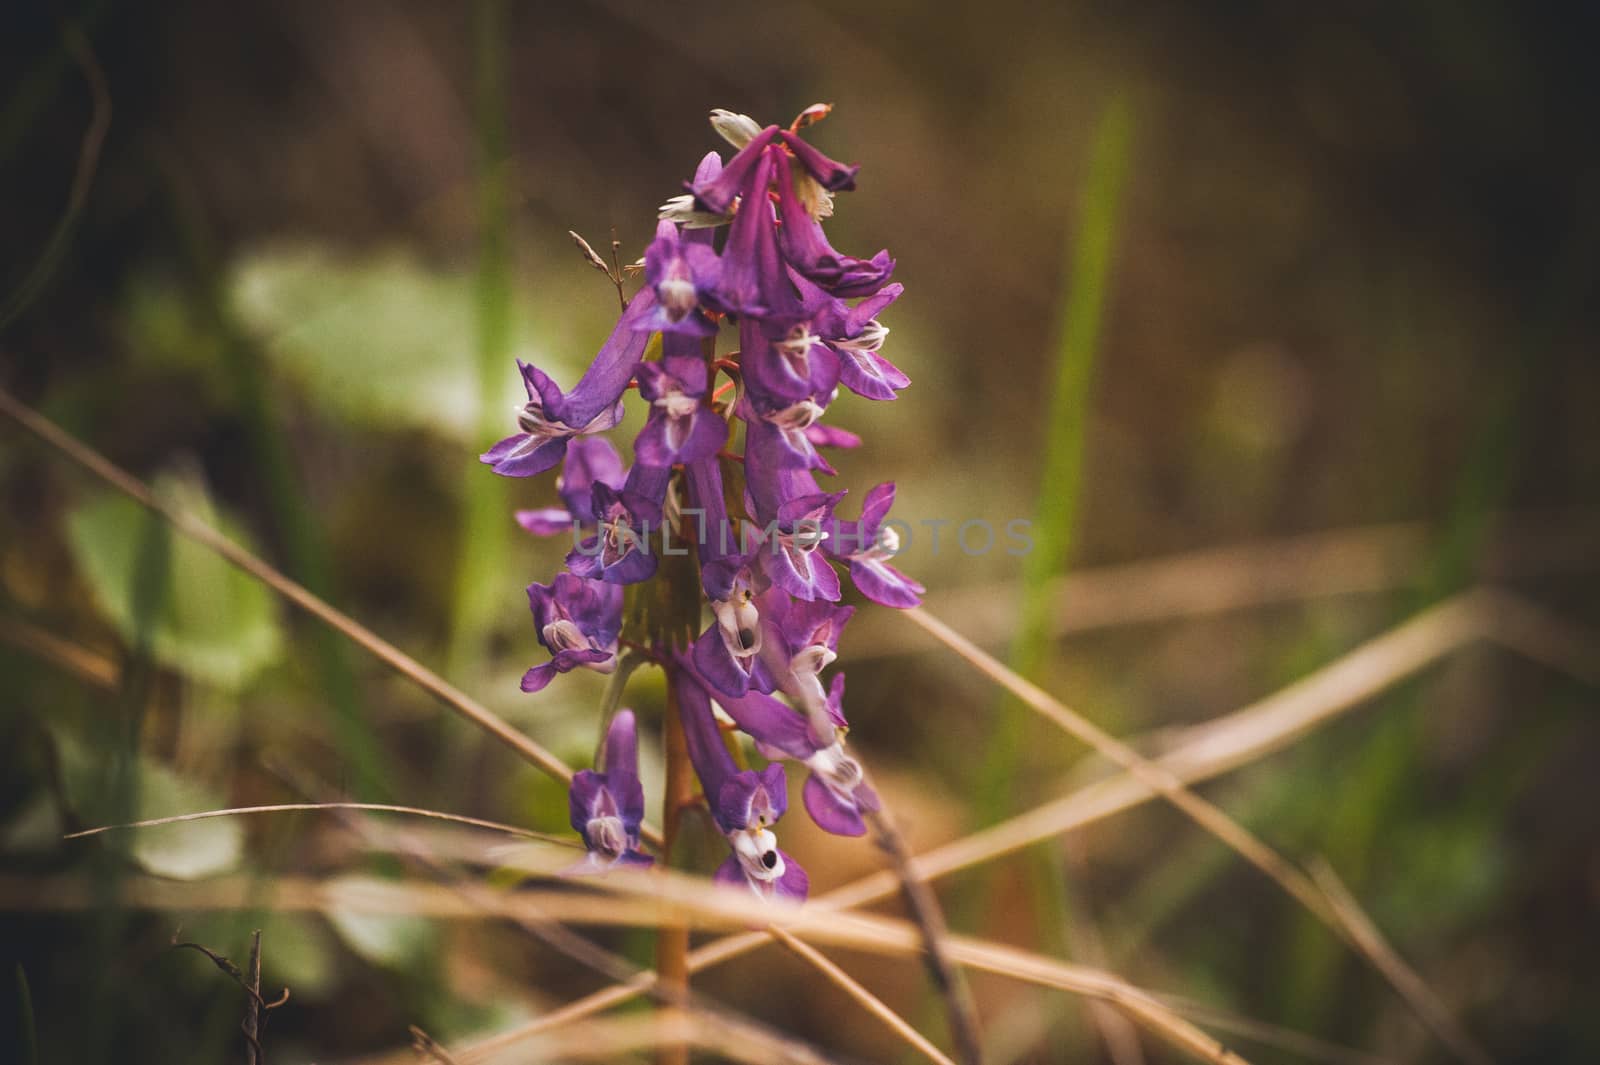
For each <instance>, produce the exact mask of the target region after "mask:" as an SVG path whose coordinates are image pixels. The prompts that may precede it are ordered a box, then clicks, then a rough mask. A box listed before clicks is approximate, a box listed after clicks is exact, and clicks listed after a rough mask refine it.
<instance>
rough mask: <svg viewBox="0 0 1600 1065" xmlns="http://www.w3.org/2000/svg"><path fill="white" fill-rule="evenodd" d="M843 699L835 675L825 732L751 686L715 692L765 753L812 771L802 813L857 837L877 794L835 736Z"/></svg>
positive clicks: (841, 721) (841, 683)
mask: <svg viewBox="0 0 1600 1065" xmlns="http://www.w3.org/2000/svg"><path fill="white" fill-rule="evenodd" d="M680 663H681V665H682V667H683V669H685V670H693V665H692V664H691V663H687V662H681V660H680ZM690 680H691V684H692V683H693V682H694V681H700V682H701V683H702V684H703V683H704V679H703V678H700V677H697V676H696V677H691V678H690ZM843 699H844V677H843V675H838V676H835V677H834V678H833V684H832V686H831V688H830V689H829V692H828V699H827V706H826V714H827V718H828V722H829V728H828V730H827V733H826V734H825V735H822V734H819V733H818V731H817V729H816V728H815V725H814V723H813V722H812V721H810V720H808V719H807V718H806V717H803V716H801V715H800V714H797V713H795V712H794V711H793V710H791V709H789V708H788V707H787V706H785V705H783V703H781V702H779V701H778V700H777V699H775V698H773V697H772V696H770V695H764V694H762V693H761V692H758V691H755V690H751V691H748V692H746V693H745V694H744V695H742V696H738V697H732V696H727V695H718V696H717V703H718V705H720V706H721V707H722V708H723V709H724V710H725V711H727V713H728V716H729V717H731V718H733V720H734V723H735V724H737V725H738V726H739V728H741V729H742V730H744V731H745V732H747V733H749V734H750V736H751V737H752V738H754V739H755V741H756V743H757V744H758V745H759V746H760V747H761V748H762V750H763V751H764V752H766V753H768V754H770V755H771V756H773V757H779V756H782V757H788V758H793V759H795V760H797V761H799V762H802V763H804V764H805V766H806V768H807V769H809V770H810V771H811V773H810V775H809V776H808V777H807V778H806V783H805V786H804V787H803V788H802V789H801V792H800V795H801V799H802V800H803V801H804V803H805V807H806V812H807V813H809V814H810V815H811V819H812V820H813V821H815V822H816V823H817V825H818V826H819V827H820V828H822V829H823V830H824V831H827V832H831V833H833V834H834V835H836V836H859V835H862V834H864V833H865V832H866V830H867V829H866V824H865V822H864V820H863V818H862V815H863V814H864V813H870V812H872V811H875V810H877V809H878V808H879V802H878V793H877V792H876V791H874V790H873V788H872V785H871V784H869V783H867V779H866V775H865V773H863V772H862V769H861V764H860V763H859V762H857V761H856V760H855V759H854V758H852V757H850V756H849V755H848V754H846V753H845V750H844V742H843V739H842V737H841V736H840V730H841V729H844V728H845V727H846V725H845V719H844V712H843V710H842V702H843ZM708 713H709V709H708ZM713 726H715V722H714V721H713ZM691 750H692V748H691ZM724 754H726V751H725V750H724ZM769 769H770V767H769Z"/></svg>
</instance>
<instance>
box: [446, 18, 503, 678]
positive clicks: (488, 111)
mask: <svg viewBox="0 0 1600 1065" xmlns="http://www.w3.org/2000/svg"><path fill="white" fill-rule="evenodd" d="M509 11H510V9H509V6H508V5H507V3H506V0H478V2H477V3H476V4H474V6H473V42H474V43H473V55H474V66H475V68H476V92H475V103H474V111H475V115H476V118H475V139H476V146H477V173H478V177H477V199H478V276H477V282H476V291H475V295H474V310H475V314H476V320H477V349H478V400H479V402H478V424H479V426H480V435H481V436H482V438H483V439H484V440H485V441H488V440H490V439H492V438H494V437H495V436H497V435H504V434H503V433H501V432H498V430H499V429H503V428H504V425H503V423H504V422H505V418H504V417H503V416H502V415H503V413H504V412H502V411H500V410H498V409H495V408H494V404H493V403H492V400H493V399H494V397H495V396H497V395H499V394H500V391H501V388H502V386H503V384H504V382H505V379H506V374H507V373H508V372H509V369H510V365H511V283H512V274H513V262H512V254H511V184H512V180H511V179H512V170H511V162H510V158H509V152H508V149H507V144H508V142H509V140H510V133H509V129H508V121H507V116H506V64H507V58H508V56H507V42H508V41H509V39H510V34H509V26H508V23H509ZM466 492H467V499H466V510H465V513H464V514H463V515H462V526H461V543H460V547H459V549H458V553H457V558H456V582H455V599H454V603H453V604H452V609H451V618H450V652H449V656H448V662H449V675H450V676H452V677H455V678H456V679H457V680H458V681H459V682H461V683H463V684H468V685H469V686H470V682H471V677H472V675H473V674H474V673H475V672H476V671H477V670H478V669H479V668H480V666H481V665H482V662H483V644H484V640H485V638H486V637H487V635H488V633H489V631H490V629H491V628H492V622H493V619H494V617H495V615H496V614H497V613H498V611H499V609H500V608H501V607H502V606H505V605H507V604H510V603H511V602H512V600H513V598H515V597H511V598H508V592H507V585H506V581H505V569H506V567H505V560H506V555H507V549H508V546H509V545H508V542H507V532H508V530H509V527H510V522H509V519H508V518H507V516H506V513H505V488H504V485H503V483H502V481H501V480H500V478H498V477H492V476H489V475H487V474H486V473H485V471H483V470H482V469H478V468H474V469H472V470H469V471H468V473H467V474H466Z"/></svg>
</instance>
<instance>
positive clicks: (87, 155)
mask: <svg viewBox="0 0 1600 1065" xmlns="http://www.w3.org/2000/svg"><path fill="white" fill-rule="evenodd" d="M61 40H62V43H63V44H64V45H65V46H66V49H67V51H68V52H69V53H71V55H72V58H73V60H74V61H76V62H77V64H78V69H79V70H81V71H82V72H83V77H84V80H85V81H86V82H88V84H89V94H90V97H91V98H92V100H93V107H94V110H93V113H92V114H91V115H90V116H89V126H88V128H87V129H86V130H84V134H83V140H82V142H81V143H80V145H79V147H78V165H77V168H76V170H75V171H74V173H73V175H72V188H71V190H69V191H68V193H67V206H66V210H65V211H63V212H62V215H61V218H60V220H58V221H57V222H56V224H55V228H53V229H52V230H51V231H50V237H49V239H48V240H47V241H46V242H45V246H44V250H43V251H42V252H40V253H39V259H38V261H37V262H35V263H34V265H33V268H32V269H31V270H29V271H28V275H27V276H26V277H25V278H23V279H22V283H21V284H20V285H18V286H17V288H16V291H14V292H13V293H11V295H10V296H9V297H8V298H7V299H6V301H5V303H4V304H0V329H4V328H5V327H6V326H8V325H10V324H11V323H12V322H13V321H14V320H15V319H16V318H17V316H18V315H20V314H21V313H22V312H23V311H25V310H27V309H28V305H29V304H30V303H32V302H33V300H34V298H35V297H36V296H38V294H39V292H40V291H41V290H42V289H43V288H44V286H45V285H46V283H48V282H49V280H50V274H51V273H52V272H53V271H54V270H55V268H56V264H57V263H58V262H60V260H61V256H62V254H63V253H64V252H65V251H66V250H67V242H68V238H69V237H70V236H71V235H72V228H73V226H74V225H76V224H77V221H78V217H79V216H80V215H81V214H82V213H83V206H84V204H85V203H87V202H88V199H89V190H90V189H91V188H92V187H93V186H94V174H95V170H96V169H97V168H98V167H99V165H100V149H101V147H102V146H104V144H105V140H106V133H107V132H108V131H109V130H110V129H111V91H110V89H108V88H107V87H106V76H105V72H104V71H103V70H101V69H100V64H99V62H98V61H97V60H96V59H95V57H94V49H93V48H91V47H90V45H89V38H88V37H87V36H86V35H85V34H84V32H83V30H81V29H79V28H78V27H77V26H76V25H68V26H66V27H65V28H64V29H63V30H62V31H61Z"/></svg>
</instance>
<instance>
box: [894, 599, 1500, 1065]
mask: <svg viewBox="0 0 1600 1065" xmlns="http://www.w3.org/2000/svg"><path fill="white" fill-rule="evenodd" d="M904 614H905V616H906V617H907V618H909V619H910V620H911V621H913V622H915V623H916V624H918V625H920V626H922V628H923V629H925V630H927V631H928V632H929V633H930V634H932V635H933V636H934V638H936V639H937V640H939V642H941V643H943V644H944V645H945V646H946V647H948V648H950V649H951V650H952V651H954V652H955V653H956V654H957V655H959V656H960V657H961V658H963V659H964V660H966V662H967V663H968V664H970V665H971V666H972V667H973V668H974V669H976V670H978V671H979V672H980V673H983V674H984V675H985V676H987V677H989V678H990V679H991V680H993V681H994V682H995V683H997V684H999V685H1001V686H1002V687H1004V688H1005V689H1006V690H1007V691H1009V692H1011V693H1012V694H1013V695H1015V696H1016V697H1017V698H1018V699H1021V700H1022V701H1023V702H1024V703H1026V704H1027V705H1028V706H1029V707H1030V708H1031V709H1033V710H1034V711H1035V712H1037V713H1038V714H1039V715H1040V716H1042V717H1044V718H1046V719H1047V720H1049V721H1051V722H1052V723H1054V724H1055V725H1057V726H1058V727H1059V728H1060V729H1061V730H1062V731H1064V732H1066V733H1067V734H1068V735H1071V736H1074V737H1076V738H1077V739H1079V740H1081V741H1082V742H1084V743H1085V744H1087V745H1089V746H1090V747H1092V748H1094V749H1095V750H1096V751H1098V752H1100V754H1101V755H1103V756H1104V757H1106V758H1109V759H1110V760H1111V761H1113V762H1115V763H1116V764H1117V765H1119V766H1121V767H1122V768H1123V769H1125V770H1126V771H1127V772H1128V774H1129V775H1131V776H1133V777H1134V778H1136V779H1137V780H1139V781H1140V782H1141V783H1143V784H1145V785H1146V786H1148V787H1149V788H1150V789H1151V790H1152V791H1155V792H1157V793H1158V794H1160V795H1161V796H1162V797H1163V798H1164V799H1166V800H1167V801H1168V802H1170V803H1171V804H1172V805H1173V806H1175V807H1177V808H1178V809H1179V810H1181V811H1183V813H1184V814H1186V815H1187V816H1188V817H1189V818H1190V820H1192V821H1194V823H1195V824H1197V825H1199V826H1200V827H1201V828H1203V829H1205V830H1206V831H1207V832H1210V833H1211V834H1212V835H1213V836H1215V837H1216V838H1217V839H1219V840H1221V841H1222V842H1223V843H1225V844H1227V846H1229V847H1231V848H1232V849H1233V850H1234V851H1235V852H1236V853H1238V854H1239V855H1240V856H1241V857H1243V858H1244V859H1245V861H1247V862H1249V863H1250V864H1251V865H1253V866H1255V867H1256V868H1257V869H1259V870H1261V871H1262V872H1263V873H1265V874H1266V875H1267V876H1268V877H1270V878H1271V879H1272V880H1273V881H1274V882H1275V883H1276V884H1278V886H1280V887H1282V888H1283V889H1284V891H1286V892H1288V893H1289V894H1290V895H1291V896H1292V897H1293V898H1294V899H1295V900H1296V901H1297V902H1299V903H1300V904H1301V905H1302V906H1304V907H1305V908H1306V909H1307V910H1308V911H1310V912H1311V913H1312V914H1313V915H1315V916H1316V917H1317V919H1318V920H1320V921H1322V922H1323V924H1325V925H1327V926H1328V927H1329V928H1330V929H1331V930H1332V931H1333V932H1334V933H1335V934H1337V935H1338V936H1339V937H1340V938H1341V939H1343V940H1344V941H1345V942H1346V943H1348V944H1349V945H1350V946H1352V947H1353V948H1355V950H1356V951H1357V952H1359V953H1360V954H1361V955H1362V956H1363V957H1364V958H1366V959H1367V961H1368V962H1370V963H1371V964H1372V966H1373V967H1374V968H1375V969H1377V970H1378V972H1379V973H1381V974H1382V975H1383V977H1384V978H1385V979H1386V980H1388V981H1389V983H1390V984H1391V985H1392V986H1393V987H1394V989H1395V990H1396V991H1398V992H1399V993H1400V996H1401V997H1402V998H1403V999H1405V1001H1406V1003H1407V1004H1408V1005H1409V1006H1410V1007H1411V1008H1412V1010H1413V1011H1414V1012H1415V1013H1416V1014H1417V1016H1418V1017H1420V1018H1421V1019H1422V1021H1423V1023H1424V1024H1426V1025H1427V1026H1428V1028H1429V1029H1430V1030H1431V1031H1433V1033H1434V1034H1435V1035H1436V1036H1438V1037H1439V1039H1440V1040H1441V1041H1442V1042H1443V1043H1444V1044H1445V1045H1446V1046H1448V1047H1450V1048H1451V1050H1452V1051H1454V1052H1455V1053H1456V1054H1457V1055H1459V1056H1460V1057H1461V1058H1462V1060H1464V1061H1469V1062H1472V1063H1474V1065H1488V1063H1490V1062H1491V1061H1492V1060H1493V1059H1491V1058H1490V1056H1489V1054H1488V1052H1487V1051H1485V1050H1484V1049H1483V1048H1482V1047H1481V1046H1479V1045H1478V1044H1477V1042H1476V1041H1475V1040H1474V1039H1473V1038H1472V1037H1471V1036H1470V1035H1468V1034H1467V1033H1466V1031H1465V1030H1464V1029H1463V1028H1461V1026H1460V1025H1458V1024H1457V1023H1456V1022H1455V1020H1454V1019H1453V1018H1452V1017H1451V1016H1450V1012H1449V1010H1447V1009H1446V1008H1445V1006H1444V1004H1443V1003H1442V1002H1440V1001H1439V999H1438V996H1436V995H1435V994H1434V993H1433V991H1432V989H1430V988H1429V987H1428V985H1427V983H1426V981H1424V980H1423V979H1422V978H1421V977H1420V976H1418V975H1417V974H1416V972H1415V970H1413V969H1411V968H1410V967H1409V966H1408V965H1407V964H1406V963H1405V962H1404V960H1402V959H1401V958H1400V957H1399V955H1397V954H1395V953H1394V952H1393V951H1386V952H1375V947H1376V946H1377V944H1378V943H1381V942H1382V941H1381V939H1380V940H1378V941H1376V942H1375V941H1374V940H1373V939H1372V938H1371V937H1366V936H1363V935H1361V933H1360V931H1359V929H1357V928H1356V927H1354V926H1352V925H1351V924H1350V923H1349V922H1348V920H1347V918H1348V916H1349V914H1350V910H1349V909H1347V908H1340V907H1336V906H1333V905H1331V904H1330V902H1329V899H1328V897H1327V895H1326V894H1325V893H1324V892H1322V891H1321V890H1320V889H1319V888H1318V887H1317V885H1316V884H1315V883H1314V882H1313V881H1312V880H1311V878H1310V877H1309V876H1307V875H1306V874H1305V872H1303V871H1302V870H1301V869H1300V868H1299V867H1298V866H1296V865H1294V864H1293V863H1291V862H1290V861H1289V860H1288V859H1286V858H1284V857H1283V856H1282V855H1281V854H1279V853H1278V852H1277V851H1275V850H1273V849H1272V848H1271V847H1270V846H1268V845H1267V844H1266V843H1265V842H1263V841H1262V840H1261V839H1260V838H1258V837H1257V836H1256V835H1255V834H1254V833H1252V832H1251V831H1250V830H1249V829H1247V828H1245V827H1244V826H1243V825H1241V824H1239V823H1238V822H1237V821H1235V820H1234V819H1233V818H1231V817H1229V816H1228V815H1227V814H1226V813H1224V812H1223V811H1222V809H1221V808H1220V807H1218V806H1217V805H1216V804H1214V803H1212V802H1209V801H1208V800H1206V799H1202V798H1201V797H1200V796H1199V795H1196V794H1195V793H1194V792H1192V791H1190V790H1189V788H1188V787H1187V786H1186V785H1185V784H1184V782H1183V781H1182V780H1180V779H1179V778H1178V777H1176V776H1175V775H1173V773H1172V772H1171V771H1169V770H1167V769H1165V768H1163V767H1162V766H1160V765H1159V764H1157V763H1155V762H1151V761H1150V760H1148V759H1146V758H1145V757H1144V756H1143V755H1141V754H1140V753H1139V752H1138V751H1135V750H1134V749H1133V748H1132V747H1129V746H1128V745H1127V744H1126V743H1123V742H1122V741H1121V740H1119V739H1117V738H1116V737H1114V736H1112V735H1111V734H1110V733H1108V732H1106V731H1105V730H1104V729H1102V728H1100V726H1098V725H1096V724H1094V723H1093V722H1092V721H1090V720H1089V719H1087V718H1085V717H1084V716H1083V715H1081V714H1079V713H1078V712H1077V711H1075V710H1073V709H1072V708H1071V707H1069V706H1067V705H1066V704H1065V703H1063V702H1061V701H1060V700H1058V699H1056V698H1055V697H1054V696H1052V695H1051V694H1050V693H1049V692H1046V691H1045V690H1044V689H1043V688H1040V687H1039V686H1038V685H1036V684H1034V683H1032V682H1031V681H1029V680H1027V679H1026V678H1024V677H1022V676H1020V675H1019V674H1017V673H1014V672H1013V671H1012V670H1010V669H1008V668H1007V667H1006V666H1005V665H1004V664H1003V663H1001V662H1000V661H999V660H998V659H996V658H994V657H993V656H992V655H990V654H988V653H987V652H985V651H983V650H982V649H981V648H979V647H978V646H977V645H976V644H974V643H973V642H972V641H970V640H968V639H967V638H966V637H964V636H962V635H961V634H960V633H958V632H956V631H955V630H954V629H952V628H950V626H948V625H946V624H945V623H944V622H942V621H940V620H939V619H938V618H936V617H934V616H933V615H931V614H929V613H928V612H927V611H925V610H922V609H921V608H918V607H912V608H911V609H909V610H906V611H905V612H904ZM1350 905H1351V906H1352V907H1353V906H1355V903H1354V900H1350ZM1366 923H1367V924H1370V921H1367V922H1366Z"/></svg>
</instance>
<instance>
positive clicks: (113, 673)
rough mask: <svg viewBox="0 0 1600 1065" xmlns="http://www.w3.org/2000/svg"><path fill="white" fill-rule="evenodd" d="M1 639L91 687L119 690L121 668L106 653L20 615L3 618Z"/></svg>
mask: <svg viewBox="0 0 1600 1065" xmlns="http://www.w3.org/2000/svg"><path fill="white" fill-rule="evenodd" d="M0 640H4V641H5V642H6V643H9V644H11V645H12V646H13V647H16V648H19V649H20V650H23V651H26V652H27V653H28V654H31V655H33V656H34V657H35V658H37V659H39V660H40V661H43V662H48V663H50V664H51V665H53V666H56V667H58V668H60V669H62V670H65V671H66V672H68V673H71V674H72V675H73V676H75V677H77V678H78V679H79V680H81V681H83V682H84V683H85V684H88V685H89V686H90V687H93V688H99V689H100V690H101V691H116V690H117V682H118V678H119V677H120V676H121V670H120V669H118V667H117V664H116V663H115V662H113V661H112V660H111V659H109V658H107V657H106V656H104V655H101V654H96V653H95V652H94V651H91V650H89V649H88V648H87V647H80V646H78V645H77V644H75V643H72V642H71V641H68V640H63V639H62V638H61V637H59V636H57V635H55V634H54V633H50V632H46V631H45V630H44V629H41V628H39V627H38V626H37V625H30V624H28V623H27V622H25V621H21V620H18V619H17V618H0Z"/></svg>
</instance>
